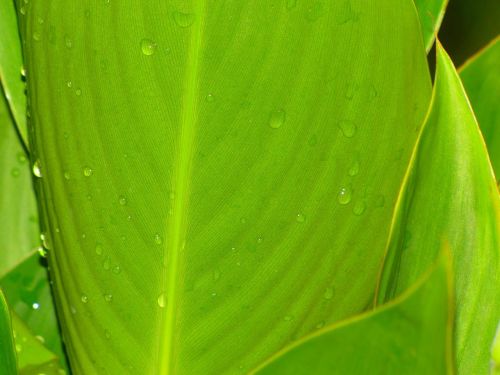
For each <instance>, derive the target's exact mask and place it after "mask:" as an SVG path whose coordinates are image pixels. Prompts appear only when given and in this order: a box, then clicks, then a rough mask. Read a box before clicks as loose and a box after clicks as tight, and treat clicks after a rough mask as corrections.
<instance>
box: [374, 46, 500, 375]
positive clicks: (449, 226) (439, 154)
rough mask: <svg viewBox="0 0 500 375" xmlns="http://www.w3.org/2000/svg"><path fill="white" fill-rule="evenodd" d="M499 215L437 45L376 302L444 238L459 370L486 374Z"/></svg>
mask: <svg viewBox="0 0 500 375" xmlns="http://www.w3.org/2000/svg"><path fill="white" fill-rule="evenodd" d="M450 197H452V199H450ZM499 218H500V199H499V195H498V193H497V188H496V185H495V180H494V178H493V174H492V170H491V166H490V163H489V161H488V155H487V152H486V149H485V146H484V142H483V140H482V137H481V134H480V131H479V128H478V125H477V123H476V120H475V118H474V115H473V113H472V109H471V108H470V106H469V103H468V100H467V97H466V94H465V92H464V89H463V87H462V84H461V82H460V79H459V77H458V75H457V73H456V71H455V69H454V67H453V64H452V63H451V61H450V59H449V57H448V56H447V55H446V53H445V51H444V50H443V49H442V47H441V46H440V45H439V46H438V48H437V73H436V81H435V88H434V93H433V100H432V103H431V107H430V110H429V113H428V116H427V120H426V123H425V125H424V130H423V133H422V135H421V137H420V140H419V143H418V147H417V148H416V151H415V154H414V155H413V158H412V163H411V165H410V168H409V170H408V174H407V178H406V181H405V185H404V189H403V191H402V194H401V196H400V199H399V202H398V206H397V212H396V216H395V221H394V225H393V228H392V233H391V238H390V243H389V246H388V253H387V257H386V262H385V268H384V272H383V275H382V279H381V287H380V295H379V301H387V300H389V299H391V298H393V297H394V296H395V295H398V294H400V293H401V292H403V291H404V290H406V288H408V286H410V285H411V284H412V283H413V282H414V281H415V280H416V279H417V278H418V277H419V275H420V274H421V273H422V272H423V271H425V269H426V268H427V267H428V266H429V264H431V263H432V262H433V261H434V259H435V258H436V256H437V254H438V252H439V247H440V246H439V243H440V242H442V241H446V242H448V243H449V244H450V247H451V248H452V249H453V262H454V269H455V274H456V279H455V283H456V300H457V316H456V323H455V326H456V332H455V352H456V357H457V358H456V360H457V365H458V373H459V374H485V373H487V370H488V368H489V362H490V347H491V345H492V342H493V338H494V335H495V330H496V327H497V324H498V320H499V318H500V289H499V288H498V282H499V279H500V269H499V266H500V264H499V261H500V257H499V249H500V241H499V238H500V220H499Z"/></svg>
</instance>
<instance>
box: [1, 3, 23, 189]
mask: <svg viewBox="0 0 500 375" xmlns="http://www.w3.org/2000/svg"><path fill="white" fill-rule="evenodd" d="M29 6H30V4H29V3H23V4H22V5H21V7H20V12H21V13H22V12H25V11H26V8H27V7H29ZM0 35H1V36H2V42H1V43H0V82H1V83H2V86H3V90H4V93H5V96H6V97H7V101H8V103H9V106H10V110H11V111H12V114H13V117H14V119H15V121H16V124H17V129H18V131H19V134H20V135H21V138H22V141H23V142H24V145H25V146H28V132H27V127H26V95H25V93H24V91H25V84H24V82H23V77H22V75H23V74H25V72H24V70H23V60H22V51H21V40H20V38H19V29H18V26H17V16H16V8H15V6H14V1H12V0H1V1H0ZM2 100H3V99H2ZM2 106H3V104H2ZM2 197H3V196H2Z"/></svg>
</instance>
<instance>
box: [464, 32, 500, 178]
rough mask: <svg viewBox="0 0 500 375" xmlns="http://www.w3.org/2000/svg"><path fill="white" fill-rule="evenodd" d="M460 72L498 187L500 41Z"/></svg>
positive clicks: (481, 53) (470, 61)
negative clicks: (486, 147)
mask: <svg viewBox="0 0 500 375" xmlns="http://www.w3.org/2000/svg"><path fill="white" fill-rule="evenodd" d="M459 71H460V77H461V78H462V82H463V84H464V87H465V91H466V92H467V95H468V97H469V99H470V101H471V104H472V108H473V109H474V113H475V114H476V118H477V121H478V122H479V126H480V127H481V131H482V133H483V136H484V139H485V141H486V145H487V146H488V152H489V154H490V160H491V164H492V165H493V169H494V170H495V174H496V179H497V183H498V182H499V181H500V37H497V38H496V39H495V40H493V41H492V42H491V43H490V44H489V45H488V46H486V47H485V48H484V49H483V50H482V51H480V52H479V53H478V54H476V55H474V56H473V57H472V58H471V59H470V60H469V61H467V62H466V63H465V65H463V66H462V67H461V68H460V70H459Z"/></svg>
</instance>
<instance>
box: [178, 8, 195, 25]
mask: <svg viewBox="0 0 500 375" xmlns="http://www.w3.org/2000/svg"><path fill="white" fill-rule="evenodd" d="M173 17H174V21H175V23H176V24H177V26H180V27H189V26H191V25H192V24H193V23H194V21H195V16H194V14H193V13H184V12H179V11H176V12H174V13H173Z"/></svg>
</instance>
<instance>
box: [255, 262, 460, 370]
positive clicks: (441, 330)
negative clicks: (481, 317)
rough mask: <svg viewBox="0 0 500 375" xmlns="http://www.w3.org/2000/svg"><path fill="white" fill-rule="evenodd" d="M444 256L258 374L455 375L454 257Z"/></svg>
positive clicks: (294, 347)
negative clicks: (384, 299)
mask: <svg viewBox="0 0 500 375" xmlns="http://www.w3.org/2000/svg"><path fill="white" fill-rule="evenodd" d="M441 258H442V259H440V261H439V262H438V265H437V266H435V267H433V270H432V272H428V273H427V274H426V275H425V277H424V278H423V279H422V280H419V281H418V282H417V283H416V285H413V286H412V287H411V288H410V289H409V290H408V291H407V292H405V293H404V294H403V295H402V296H401V297H400V298H398V299H397V300H395V301H392V302H390V303H389V304H387V305H386V306H382V307H381V308H379V309H378V310H375V311H374V312H370V313H367V314H364V315H360V316H359V317H355V318H353V319H350V320H348V321H346V322H342V323H340V324H338V325H333V326H331V327H327V328H324V329H322V330H321V331H318V332H317V333H315V334H314V335H313V336H311V337H308V338H306V339H305V340H304V341H303V342H298V343H297V344H296V345H294V346H293V347H292V348H290V349H288V350H287V351H285V352H283V353H280V355H278V356H276V357H273V358H271V359H270V360H269V361H268V364H267V366H265V367H263V368H262V369H260V370H258V371H256V373H257V374H259V375H266V374H269V375H280V374H294V375H301V374H303V375H308V374H316V375H321V374H325V375H326V374H328V375H335V374H337V375H345V374H349V375H363V374H372V375H377V374H379V375H382V374H383V375H391V374H394V375H399V374H405V375H412V374H414V375H421V374H433V375H444V374H452V373H453V368H452V365H451V363H452V358H451V354H452V352H451V350H452V348H451V347H452V341H451V337H452V327H453V296H452V289H450V288H452V285H449V284H450V280H451V278H452V275H451V273H450V272H451V269H450V267H449V266H448V263H449V260H450V259H449V257H448V258H446V256H442V257H441ZM450 266H451V264H450Z"/></svg>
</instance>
